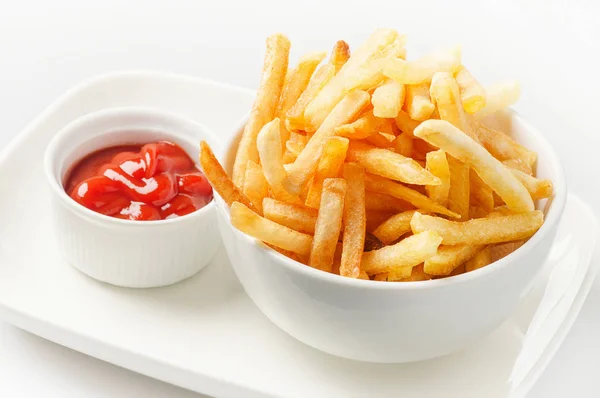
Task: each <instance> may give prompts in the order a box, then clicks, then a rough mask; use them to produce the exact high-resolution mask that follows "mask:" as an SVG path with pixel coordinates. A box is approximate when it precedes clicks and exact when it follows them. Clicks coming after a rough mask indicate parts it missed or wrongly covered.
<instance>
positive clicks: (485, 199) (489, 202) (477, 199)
mask: <svg viewBox="0 0 600 398" xmlns="http://www.w3.org/2000/svg"><path fill="white" fill-rule="evenodd" d="M469 184H470V195H471V196H470V197H471V202H474V203H477V204H479V205H480V206H481V207H483V208H484V209H485V210H486V211H491V210H492V209H493V208H494V191H493V190H492V188H490V187H489V186H488V185H487V184H486V183H485V182H483V181H482V180H481V178H480V177H479V175H478V174H477V173H476V172H475V170H473V169H469Z"/></svg>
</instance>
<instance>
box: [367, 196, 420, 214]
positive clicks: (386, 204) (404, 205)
mask: <svg viewBox="0 0 600 398" xmlns="http://www.w3.org/2000/svg"><path fill="white" fill-rule="evenodd" d="M365 199H366V200H365V202H366V203H365V207H366V208H367V210H380V211H385V212H395V213H397V212H403V211H407V210H412V209H414V206H413V205H411V204H410V203H408V202H406V201H405V200H402V199H398V198H395V197H393V196H390V195H386V194H383V193H379V192H371V191H367V194H366V198H365Z"/></svg>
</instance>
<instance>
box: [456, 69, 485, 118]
mask: <svg viewBox="0 0 600 398" xmlns="http://www.w3.org/2000/svg"><path fill="white" fill-rule="evenodd" d="M454 78H455V79H456V83H458V88H459V89H460V98H461V99H462V104H463V106H464V108H465V111H466V112H468V113H470V114H473V113H475V112H477V111H479V110H480V109H482V108H483V107H484V106H485V103H486V98H485V97H486V96H485V90H484V89H483V86H482V85H481V84H479V82H478V81H477V80H476V79H475V78H474V77H473V75H471V73H470V72H469V71H468V70H467V68H465V67H464V66H463V65H461V66H460V67H459V68H458V70H457V71H456V74H455V75H454Z"/></svg>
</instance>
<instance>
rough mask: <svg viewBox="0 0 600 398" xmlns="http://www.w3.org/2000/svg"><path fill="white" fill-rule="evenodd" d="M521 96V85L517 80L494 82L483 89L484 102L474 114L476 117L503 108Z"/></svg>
mask: <svg viewBox="0 0 600 398" xmlns="http://www.w3.org/2000/svg"><path fill="white" fill-rule="evenodd" d="M520 96H521V85H520V84H519V82H517V81H510V82H501V83H496V84H494V85H492V86H490V87H488V88H486V89H485V97H486V103H485V106H484V107H483V108H481V109H480V110H479V111H478V112H477V113H476V114H475V116H477V117H478V118H480V117H483V116H487V115H490V114H492V113H495V112H497V111H499V110H502V109H505V108H507V107H509V106H510V105H512V104H514V103H515V102H517V100H518V99H519V97H520Z"/></svg>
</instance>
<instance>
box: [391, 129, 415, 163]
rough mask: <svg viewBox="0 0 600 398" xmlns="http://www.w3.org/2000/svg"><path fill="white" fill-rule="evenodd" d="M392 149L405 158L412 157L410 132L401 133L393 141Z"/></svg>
mask: <svg viewBox="0 0 600 398" xmlns="http://www.w3.org/2000/svg"><path fill="white" fill-rule="evenodd" d="M393 146H394V151H396V153H399V154H400V155H402V156H406V157H407V158H410V157H412V152H413V137H411V135H410V134H406V133H402V134H400V135H398V136H397V137H396V138H395V139H394V141H393Z"/></svg>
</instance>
